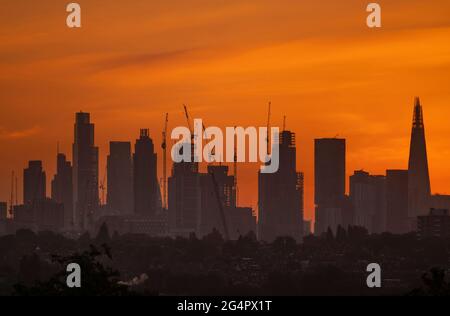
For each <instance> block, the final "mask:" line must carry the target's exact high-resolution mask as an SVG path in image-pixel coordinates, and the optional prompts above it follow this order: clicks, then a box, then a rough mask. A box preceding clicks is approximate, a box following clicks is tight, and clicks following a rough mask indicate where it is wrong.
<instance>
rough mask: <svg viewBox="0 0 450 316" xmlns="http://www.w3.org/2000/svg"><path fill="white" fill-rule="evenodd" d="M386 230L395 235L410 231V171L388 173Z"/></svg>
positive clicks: (388, 171)
mask: <svg viewBox="0 0 450 316" xmlns="http://www.w3.org/2000/svg"><path fill="white" fill-rule="evenodd" d="M386 229H387V231H388V232H390V233H393V234H404V233H407V232H408V231H409V225H408V170H387V171H386Z"/></svg>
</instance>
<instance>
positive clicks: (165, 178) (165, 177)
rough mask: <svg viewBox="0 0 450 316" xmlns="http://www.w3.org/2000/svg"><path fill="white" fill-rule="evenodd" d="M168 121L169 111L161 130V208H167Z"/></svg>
mask: <svg viewBox="0 0 450 316" xmlns="http://www.w3.org/2000/svg"><path fill="white" fill-rule="evenodd" d="M168 123H169V113H166V119H165V121H164V130H163V132H162V144H161V148H162V149H163V202H162V204H163V208H164V209H167V125H168Z"/></svg>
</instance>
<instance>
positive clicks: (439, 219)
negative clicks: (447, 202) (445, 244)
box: [417, 208, 450, 238]
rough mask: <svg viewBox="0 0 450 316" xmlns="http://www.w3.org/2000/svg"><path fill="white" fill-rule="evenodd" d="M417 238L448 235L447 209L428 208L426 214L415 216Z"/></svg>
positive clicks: (449, 224)
mask: <svg viewBox="0 0 450 316" xmlns="http://www.w3.org/2000/svg"><path fill="white" fill-rule="evenodd" d="M417 235H418V237H419V238H448V237H450V214H449V210H448V209H434V208H432V209H430V211H429V213H428V214H427V215H420V216H418V217H417Z"/></svg>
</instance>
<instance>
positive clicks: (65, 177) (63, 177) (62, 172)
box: [52, 153, 74, 229]
mask: <svg viewBox="0 0 450 316" xmlns="http://www.w3.org/2000/svg"><path fill="white" fill-rule="evenodd" d="M52 199H53V200H54V201H56V202H57V203H60V204H63V205H64V227H65V228H66V229H72V228H73V226H74V214H73V177H72V165H71V164H70V161H67V160H66V156H65V155H64V154H60V153H58V155H57V158H56V174H55V177H54V178H53V181H52Z"/></svg>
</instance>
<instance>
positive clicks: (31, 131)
mask: <svg viewBox="0 0 450 316" xmlns="http://www.w3.org/2000/svg"><path fill="white" fill-rule="evenodd" d="M40 131H41V128H40V127H39V126H34V127H32V128H28V129H23V130H7V129H6V128H4V127H2V126H0V139H4V140H11V139H22V138H27V137H30V136H33V135H36V134H38V133H39V132H40Z"/></svg>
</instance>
